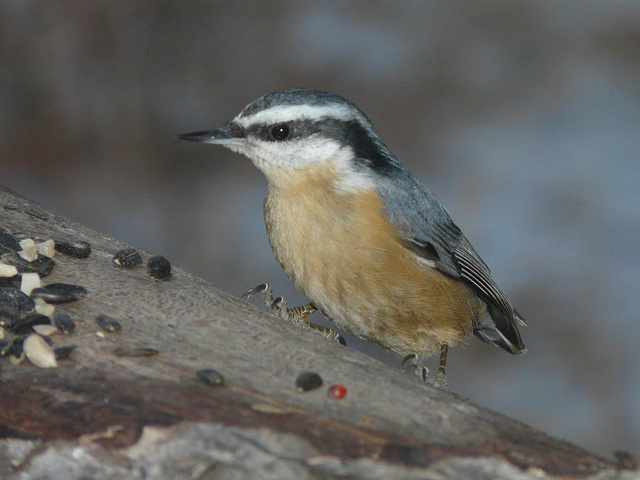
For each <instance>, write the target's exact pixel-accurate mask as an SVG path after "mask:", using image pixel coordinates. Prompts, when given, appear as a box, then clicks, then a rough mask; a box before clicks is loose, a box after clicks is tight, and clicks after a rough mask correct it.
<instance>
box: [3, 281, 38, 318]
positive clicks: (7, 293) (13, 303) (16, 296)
mask: <svg viewBox="0 0 640 480" xmlns="http://www.w3.org/2000/svg"><path fill="white" fill-rule="evenodd" d="M0 307H7V308H17V309H18V312H19V313H29V312H32V311H33V308H34V307H35V303H34V301H33V300H32V299H31V298H29V296H28V295H27V294H26V293H24V292H23V291H21V290H20V289H19V288H15V287H2V288H0Z"/></svg>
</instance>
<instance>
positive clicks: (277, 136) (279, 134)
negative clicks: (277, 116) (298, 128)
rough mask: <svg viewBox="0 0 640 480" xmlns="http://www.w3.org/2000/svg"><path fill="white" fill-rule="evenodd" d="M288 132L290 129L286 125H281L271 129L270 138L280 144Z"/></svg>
mask: <svg viewBox="0 0 640 480" xmlns="http://www.w3.org/2000/svg"><path fill="white" fill-rule="evenodd" d="M290 132H291V129H290V128H289V125H287V124H286V123H281V124H279V125H276V126H275V127H272V128H271V136H272V137H273V138H274V140H277V141H279V142H281V141H282V140H286V139H287V137H288V136H289V133H290Z"/></svg>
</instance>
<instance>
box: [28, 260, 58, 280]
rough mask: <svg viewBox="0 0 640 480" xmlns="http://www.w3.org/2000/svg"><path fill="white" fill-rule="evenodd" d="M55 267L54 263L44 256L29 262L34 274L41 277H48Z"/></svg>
mask: <svg viewBox="0 0 640 480" xmlns="http://www.w3.org/2000/svg"><path fill="white" fill-rule="evenodd" d="M55 266H56V262H54V261H53V260H52V259H50V258H49V257H45V256H44V255H38V258H36V259H35V260H34V261H33V262H31V267H32V268H34V269H35V272H36V273H37V274H38V275H40V276H41V277H46V276H47V275H49V274H50V273H51V271H52V270H53V267H55Z"/></svg>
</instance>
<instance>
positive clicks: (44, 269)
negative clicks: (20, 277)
mask: <svg viewBox="0 0 640 480" xmlns="http://www.w3.org/2000/svg"><path fill="white" fill-rule="evenodd" d="M0 259H2V262H3V263H6V264H9V265H13V266H14V267H16V269H17V270H18V273H37V274H38V275H40V276H41V277H46V276H47V275H49V274H50V273H51V271H52V270H53V267H54V266H55V265H56V262H54V261H53V260H51V259H50V258H49V257H45V256H44V255H38V258H36V259H35V260H34V261H33V262H28V261H26V260H25V259H24V258H22V257H21V256H20V255H18V254H17V253H16V252H9V253H4V254H2V256H0Z"/></svg>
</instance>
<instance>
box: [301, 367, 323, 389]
mask: <svg viewBox="0 0 640 480" xmlns="http://www.w3.org/2000/svg"><path fill="white" fill-rule="evenodd" d="M321 386H322V377H320V375H318V374H317V373H316V372H302V373H301V374H300V375H298V378H296V388H297V389H298V390H300V391H301V392H308V391H309V390H315V389H316V388H319V387H321Z"/></svg>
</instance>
